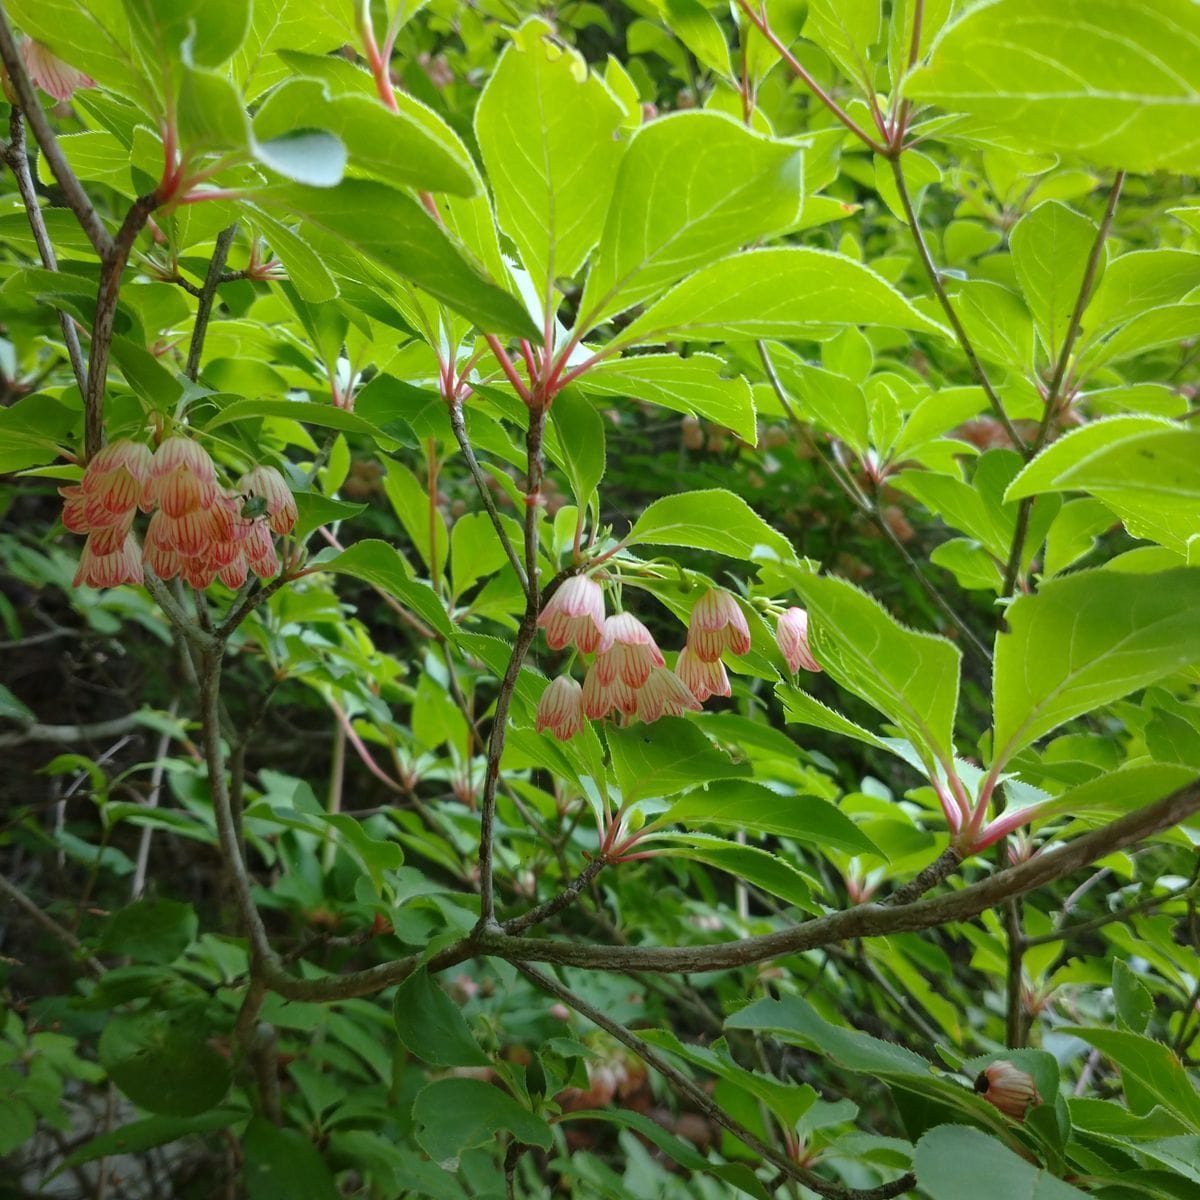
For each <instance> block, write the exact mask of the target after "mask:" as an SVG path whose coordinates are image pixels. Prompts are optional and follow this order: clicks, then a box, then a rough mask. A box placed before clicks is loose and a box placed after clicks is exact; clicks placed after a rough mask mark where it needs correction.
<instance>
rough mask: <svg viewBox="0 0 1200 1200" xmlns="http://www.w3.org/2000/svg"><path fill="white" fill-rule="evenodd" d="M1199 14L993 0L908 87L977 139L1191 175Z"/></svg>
mask: <svg viewBox="0 0 1200 1200" xmlns="http://www.w3.org/2000/svg"><path fill="white" fill-rule="evenodd" d="M1198 46H1200V7H1197V6H1196V5H1195V4H1193V3H1192V2H1191V0H1156V2H1155V3H1154V4H1151V5H1131V4H1129V3H1127V2H1126V0H1054V3H1053V4H1048V3H1046V2H1045V0H998V2H996V3H990V4H982V5H978V6H976V7H975V8H973V9H971V10H970V11H968V12H967V13H966V14H965V15H964V16H963V17H962V19H961V20H959V21H958V22H957V24H955V25H952V26H951V27H950V28H949V29H947V30H946V31H945V32H944V33H943V35H942V36H941V38H939V39H938V42H937V44H936V46H935V47H934V50H933V55H932V58H931V60H930V63H929V65H928V66H926V67H923V68H921V69H920V70H918V71H916V72H915V73H914V74H913V76H912V77H911V78H910V80H909V82H908V84H907V86H906V88H905V91H906V92H907V94H908V95H909V96H910V97H912V98H913V99H917V100H922V101H926V102H929V103H932V104H936V105H938V106H939V107H941V108H944V109H946V110H947V111H948V112H952V113H965V114H967V115H969V116H970V117H971V122H970V124H969V125H966V124H964V125H963V126H961V127H960V129H961V131H962V132H963V133H967V132H970V133H971V134H975V135H977V136H979V137H980V138H984V139H992V138H994V137H995V136H996V135H997V134H1003V135H1007V136H1009V137H1010V138H1012V139H1014V140H1015V141H1017V142H1019V144H1021V146H1022V148H1036V149H1044V150H1052V151H1057V152H1061V153H1063V154H1068V155H1072V156H1078V157H1080V158H1083V159H1085V160H1086V161H1088V162H1091V163H1095V164H1096V165H1098V166H1105V167H1115V168H1119V169H1124V170H1131V171H1158V170H1168V171H1177V172H1182V173H1189V172H1195V171H1197V170H1200V138H1197V137H1196V122H1197V117H1198V115H1200V90H1198V88H1200V77H1198V76H1197V63H1198V61H1200V60H1198V50H1197V47H1198Z"/></svg>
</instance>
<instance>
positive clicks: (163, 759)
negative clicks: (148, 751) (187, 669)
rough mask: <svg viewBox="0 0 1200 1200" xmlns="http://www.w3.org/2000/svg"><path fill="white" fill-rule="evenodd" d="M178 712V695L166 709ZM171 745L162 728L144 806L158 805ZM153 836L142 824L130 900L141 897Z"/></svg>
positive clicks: (174, 713)
mask: <svg viewBox="0 0 1200 1200" xmlns="http://www.w3.org/2000/svg"><path fill="white" fill-rule="evenodd" d="M178 712H179V697H178V696H175V697H174V698H173V699H172V700H171V706H170V708H168V709H167V714H168V715H169V716H170V717H171V718H172V720H173V719H174V718H175V716H176V714H177V713H178ZM170 746H171V731H170V730H169V729H167V730H164V731H163V734H162V737H160V738H159V739H158V747H157V749H156V750H155V752H154V767H153V769H152V770H151V772H150V790H149V792H147V794H146V808H147V809H154V808H157V807H158V797H159V795H160V793H161V792H162V782H163V776H164V775H165V774H166V769H167V750H168V749H170ZM153 836H154V826H153V825H143V826H142V835H141V837H140V839H139V840H138V849H137V858H136V860H135V862H134V870H133V882H132V883H131V884H130V887H129V899H130V901H133V900H139V899H141V895H142V891H143V890H144V889H145V887H146V868H147V866H148V865H149V863H150V839H151V838H152V837H153Z"/></svg>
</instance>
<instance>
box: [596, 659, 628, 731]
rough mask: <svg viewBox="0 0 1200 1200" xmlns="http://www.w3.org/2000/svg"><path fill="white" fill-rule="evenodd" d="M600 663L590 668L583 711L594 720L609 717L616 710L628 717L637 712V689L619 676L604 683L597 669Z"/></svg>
mask: <svg viewBox="0 0 1200 1200" xmlns="http://www.w3.org/2000/svg"><path fill="white" fill-rule="evenodd" d="M598 666H599V663H598V662H595V663H593V664H592V665H591V667H589V668H588V673H587V675H586V677H585V678H584V681H583V711H584V712H585V713H586V714H587V715H588V716H589V717H590V718H591V719H592V720H593V721H599V720H600V719H601V718H602V717H607V716H608V714H609V713H610V712H612V710H613V709H614V708H615V709H616V710H617V711H618V712H621V713H624V714H625V715H626V716H627V717H630V716H632V715H633V714H634V713H635V712H636V711H637V689H636V688H634V687H631V686H630V685H629V684H628V683H626V682H625V681H624V680H623V679H622V678H621V677H620V676H619V675H616V676H614V677H613V678H612V679H610V680H609V681H608V683H604V682H603V681H602V680H601V678H600V672H599V670H598V669H597V668H598Z"/></svg>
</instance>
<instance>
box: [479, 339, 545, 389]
mask: <svg viewBox="0 0 1200 1200" xmlns="http://www.w3.org/2000/svg"><path fill="white" fill-rule="evenodd" d="M484 341H486V342H487V344H488V345H489V346H490V347H491V348H492V353H493V354H494V355H495V357H496V361H497V362H498V363H499V364H500V369H501V370H502V371H503V372H504V374H505V376H506V377H507V379H508V382H509V383H511V384H512V385H513V387H514V388H516V389H517V395H518V396H520V397H521V399H522V400H523V401H524V403H525V404H526V405H530V404H532V403H533V396H532V395H531V394H530V391H529V389H528V388H527V387H526V386H525V383H524V381H523V380H522V379H521V377H520V375H518V374H517V369H516V367H514V366H513V364H512V359H511V358H509V357H508V351H507V350H505V349H504V347H503V346H502V345H500V339H499V338H498V337H497V336H496V335H495V334H494V333H488V334H484Z"/></svg>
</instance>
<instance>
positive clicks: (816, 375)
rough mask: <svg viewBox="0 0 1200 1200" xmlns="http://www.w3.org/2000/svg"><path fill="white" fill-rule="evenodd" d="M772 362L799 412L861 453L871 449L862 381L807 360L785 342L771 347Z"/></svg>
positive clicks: (804, 417) (799, 414)
mask: <svg viewBox="0 0 1200 1200" xmlns="http://www.w3.org/2000/svg"><path fill="white" fill-rule="evenodd" d="M771 362H772V364H773V365H774V367H775V373H776V374H777V375H778V376H779V382H780V383H782V384H783V386H784V388H785V389H786V390H787V392H788V393H789V394H790V396H791V398H792V404H793V407H794V408H795V409H796V410H797V415H798V416H800V417H802V418H803V419H804V420H806V421H812V422H813V423H814V424H816V425H818V426H820V428H821V429H823V430H826V431H827V432H829V433H832V434H833V435H834V436H835V437H838V438H841V440H842V441H843V442H845V443H846V445H848V446H849V447H850V448H851V449H852V450H854V451H855V452H857V453H858V454H866V453H867V450H868V449H869V447H870V444H871V434H870V425H869V417H868V414H867V398H866V396H865V395H864V393H863V390H862V387H861V385H860V384H857V383H855V382H854V381H853V380H851V379H847V378H846V377H845V376H844V375H838V374H836V373H834V372H833V371H827V370H824V369H822V368H821V367H814V366H812V365H811V364H809V363H806V362H805V361H804V360H803V359H802V358H801V357H800V356H799V355H798V354H796V353H795V352H794V351H791V350H788V349H787V348H786V347H785V346H778V345H776V346H772V347H771Z"/></svg>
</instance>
